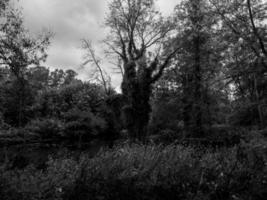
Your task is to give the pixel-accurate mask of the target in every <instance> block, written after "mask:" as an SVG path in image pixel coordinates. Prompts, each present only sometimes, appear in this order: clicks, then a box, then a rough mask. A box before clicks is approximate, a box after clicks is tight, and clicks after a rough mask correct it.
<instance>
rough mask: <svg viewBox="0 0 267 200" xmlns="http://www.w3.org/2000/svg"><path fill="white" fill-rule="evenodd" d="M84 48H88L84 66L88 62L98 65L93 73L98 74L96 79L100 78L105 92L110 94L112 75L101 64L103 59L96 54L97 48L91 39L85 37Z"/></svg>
mask: <svg viewBox="0 0 267 200" xmlns="http://www.w3.org/2000/svg"><path fill="white" fill-rule="evenodd" d="M83 49H85V50H86V54H85V56H84V57H85V61H84V63H83V64H82V66H85V65H87V64H88V63H93V64H94V65H95V66H96V71H95V72H94V73H93V75H96V77H95V78H96V79H100V80H99V81H100V82H101V84H102V85H103V87H104V90H105V93H106V94H107V95H109V94H110V89H111V85H110V77H109V76H108V75H107V73H106V72H105V70H104V69H103V67H102V66H101V64H100V63H101V60H100V59H99V58H98V57H97V56H96V54H95V50H94V48H93V46H92V42H91V41H89V40H86V39H84V40H83Z"/></svg>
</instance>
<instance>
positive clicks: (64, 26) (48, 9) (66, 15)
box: [17, 0, 179, 88]
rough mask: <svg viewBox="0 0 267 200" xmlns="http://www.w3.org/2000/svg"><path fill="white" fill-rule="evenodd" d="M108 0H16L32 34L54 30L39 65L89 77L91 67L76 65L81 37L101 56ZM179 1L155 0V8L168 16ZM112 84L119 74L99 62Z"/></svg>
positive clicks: (81, 76) (118, 79) (117, 81)
mask: <svg viewBox="0 0 267 200" xmlns="http://www.w3.org/2000/svg"><path fill="white" fill-rule="evenodd" d="M107 2H108V0H19V1H18V3H17V4H18V5H19V7H21V9H22V14H23V16H24V22H25V25H26V27H27V28H28V29H29V31H30V32H32V33H33V34H37V33H38V32H41V31H42V30H43V29H44V28H46V29H49V30H50V31H52V32H53V33H54V36H53V38H52V40H51V45H50V47H49V49H48V58H47V60H46V62H45V63H44V64H43V65H44V66H46V67H49V68H50V69H55V68H60V69H73V70H75V71H76V72H77V73H78V74H79V75H78V77H79V78H81V79H82V80H85V81H86V80H89V77H90V74H91V72H92V70H93V68H94V67H93V66H91V65H88V66H86V67H84V68H82V67H80V66H81V63H82V61H83V59H82V57H83V55H84V51H83V50H82V49H81V39H89V40H91V41H92V42H93V45H94V48H95V49H96V52H97V54H98V56H99V57H100V58H104V55H103V52H102V49H103V47H102V46H101V42H100V41H101V40H102V39H104V37H105V34H104V30H103V23H104V19H105V14H106V13H107ZM178 2H179V0H157V7H158V8H159V10H160V11H161V12H162V13H163V14H164V15H166V16H167V15H169V14H170V13H171V12H172V11H173V9H174V7H175V5H176V4H178ZM103 65H104V68H105V70H106V71H107V72H108V73H109V75H110V76H111V80H112V85H113V87H115V88H116V87H119V85H120V81H121V77H120V75H119V74H116V73H114V72H113V70H112V68H113V67H114V66H112V65H111V64H109V63H107V62H106V63H103Z"/></svg>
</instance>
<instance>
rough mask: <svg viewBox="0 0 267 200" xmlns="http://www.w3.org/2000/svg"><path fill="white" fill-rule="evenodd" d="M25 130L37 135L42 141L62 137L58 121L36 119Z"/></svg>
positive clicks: (60, 124) (61, 128) (60, 123)
mask: <svg viewBox="0 0 267 200" xmlns="http://www.w3.org/2000/svg"><path fill="white" fill-rule="evenodd" d="M26 129H27V130H28V131H29V132H32V133H36V134H38V135H39V136H40V137H41V138H42V139H56V138H59V137H61V135H62V131H63V124H62V122H61V121H60V120H58V119H47V118H44V119H36V120H33V121H31V123H29V124H28V125H27V127H26Z"/></svg>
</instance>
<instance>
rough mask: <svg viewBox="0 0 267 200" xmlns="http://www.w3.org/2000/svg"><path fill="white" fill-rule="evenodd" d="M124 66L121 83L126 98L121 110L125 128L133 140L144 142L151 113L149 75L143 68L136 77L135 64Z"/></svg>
mask: <svg viewBox="0 0 267 200" xmlns="http://www.w3.org/2000/svg"><path fill="white" fill-rule="evenodd" d="M126 65H127V66H126V69H128V70H125V74H124V77H123V82H122V93H123V95H124V96H125V97H126V98H127V105H126V106H124V108H123V116H124V122H125V127H126V129H127V130H128V133H129V134H130V137H131V138H132V139H133V140H135V139H137V140H140V141H144V139H145V137H146V132H147V125H148V122H149V118H150V112H151V106H150V103H149V100H150V96H151V94H152V89H151V87H152V86H151V74H150V73H149V70H146V68H144V69H143V70H141V72H140V73H141V74H139V75H138V77H137V76H136V72H135V68H134V67H135V64H134V63H127V64H126Z"/></svg>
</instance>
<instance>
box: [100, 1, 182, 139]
mask: <svg viewBox="0 0 267 200" xmlns="http://www.w3.org/2000/svg"><path fill="white" fill-rule="evenodd" d="M109 10H110V12H109V15H108V16H107V18H106V25H107V27H108V28H109V29H110V33H111V34H110V35H109V36H108V37H107V39H106V40H105V43H106V44H107V45H108V47H109V49H110V52H109V53H115V54H116V55H117V56H119V57H120V59H121V60H122V63H123V80H122V84H121V89H122V93H123V95H124V96H125V97H126V99H127V105H126V106H124V108H123V113H124V116H125V117H124V118H125V124H126V128H127V129H128V131H129V133H130V135H131V137H132V138H134V139H139V140H142V139H144V138H145V133H146V127H147V124H148V121H149V118H150V111H151V107H150V104H149V100H150V96H151V93H152V86H153V84H154V83H155V82H156V81H157V80H158V79H159V78H160V77H161V76H162V74H163V72H164V69H165V68H166V67H168V66H169V64H170V61H171V59H172V58H173V56H174V54H175V53H176V51H178V47H176V46H175V47H174V46H172V48H170V49H169V51H165V52H168V54H167V53H166V54H162V48H163V47H165V48H167V47H168V46H164V44H166V43H165V41H166V39H167V37H168V36H169V35H170V33H171V31H172V30H174V26H173V24H172V23H170V21H168V20H164V19H163V17H162V16H161V15H160V13H159V12H158V11H156V10H155V5H154V1H153V0H148V1H143V0H136V1H132V0H113V1H112V2H111V3H110V4H109Z"/></svg>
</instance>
